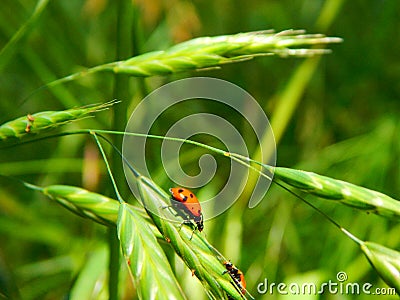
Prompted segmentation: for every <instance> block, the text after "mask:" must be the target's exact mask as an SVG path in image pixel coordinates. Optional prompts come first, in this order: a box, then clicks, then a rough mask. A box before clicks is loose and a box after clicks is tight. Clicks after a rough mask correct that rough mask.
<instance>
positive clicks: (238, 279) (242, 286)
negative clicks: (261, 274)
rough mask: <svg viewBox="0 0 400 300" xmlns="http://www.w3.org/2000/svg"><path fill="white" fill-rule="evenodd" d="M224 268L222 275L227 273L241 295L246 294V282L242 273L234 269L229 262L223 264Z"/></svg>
mask: <svg viewBox="0 0 400 300" xmlns="http://www.w3.org/2000/svg"><path fill="white" fill-rule="evenodd" d="M224 266H225V268H226V270H225V271H224V272H223V273H222V274H226V273H229V275H230V276H231V278H232V280H233V281H234V283H235V285H236V286H237V287H238V289H239V290H240V292H241V293H242V295H244V294H246V281H245V280H244V275H243V272H242V271H240V270H239V269H238V268H236V267H235V266H234V265H233V264H232V263H231V262H230V261H226V262H224Z"/></svg>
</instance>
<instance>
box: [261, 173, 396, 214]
mask: <svg viewBox="0 0 400 300" xmlns="http://www.w3.org/2000/svg"><path fill="white" fill-rule="evenodd" d="M264 167H266V168H268V169H270V168H271V167H269V166H265V165H264ZM276 179H279V180H281V181H283V182H285V183H286V184H288V185H290V186H292V187H294V188H297V189H300V190H302V191H304V192H306V193H310V194H313V195H316V196H318V197H321V198H324V199H329V200H335V201H339V202H340V203H343V204H345V205H348V206H351V207H355V208H357V209H360V210H364V211H367V212H371V213H374V214H377V215H380V216H383V217H387V218H395V219H397V220H398V219H399V218H400V201H398V200H396V199H393V198H391V197H389V196H387V195H385V194H382V193H379V192H377V191H373V190H370V189H367V188H364V187H361V186H357V185H355V184H351V183H348V182H345V181H342V180H337V179H333V178H330V177H326V176H322V175H318V174H315V173H312V172H306V171H300V170H295V169H289V168H281V167H276V168H274V180H276Z"/></svg>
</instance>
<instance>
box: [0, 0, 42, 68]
mask: <svg viewBox="0 0 400 300" xmlns="http://www.w3.org/2000/svg"><path fill="white" fill-rule="evenodd" d="M48 3H49V0H39V1H38V2H37V4H36V7H35V10H34V11H33V13H32V15H31V17H30V18H29V19H28V20H27V21H26V22H25V23H24V24H23V25H22V26H21V27H20V28H19V29H18V31H17V32H16V33H15V34H14V35H13V37H12V38H11V39H10V40H9V41H8V43H7V44H6V45H5V46H4V47H3V48H2V49H1V51H0V71H1V70H2V69H3V67H4V66H5V65H6V63H7V62H8V61H9V60H10V59H11V58H12V56H13V55H14V54H15V53H16V52H17V51H18V50H19V48H20V42H21V41H22V39H23V37H24V36H26V35H27V33H28V32H29V30H31V29H32V28H33V27H34V24H35V22H36V20H37V19H38V18H39V17H40V15H41V14H42V12H43V11H44V9H45V8H46V6H47V4H48Z"/></svg>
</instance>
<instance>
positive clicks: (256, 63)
mask: <svg viewBox="0 0 400 300" xmlns="http://www.w3.org/2000/svg"><path fill="white" fill-rule="evenodd" d="M284 2H285V1H283V2H282V3H279V4H276V5H275V6H274V5H272V3H268V2H266V3H265V4H263V5H262V6H261V7H259V8H257V9H250V8H251V7H253V6H254V5H256V3H253V2H252V1H250V2H249V3H248V4H246V7H244V6H242V4H240V3H232V6H231V7H230V9H232V10H233V11H235V12H239V11H240V12H241V14H240V20H242V21H243V24H242V25H241V26H243V28H249V29H250V30H246V31H249V32H248V33H237V34H224V33H226V32H240V31H244V30H243V28H239V29H238V28H237V27H236V25H235V24H236V23H237V20H238V15H237V14H236V13H233V14H232V13H229V9H228V10H227V11H225V9H223V7H221V3H218V2H213V3H209V6H207V7H203V5H204V4H194V3H190V4H189V3H186V2H184V1H178V2H177V3H176V6H175V9H172V8H168V7H164V6H163V5H162V4H160V3H158V4H157V3H156V2H151V4H150V2H148V3H145V2H143V3H142V2H140V3H135V4H134V5H132V4H131V2H130V1H119V2H118V3H103V5H105V6H102V5H101V4H100V3H95V2H91V1H87V2H86V3H85V4H84V5H83V4H82V3H78V2H73V1H71V2H70V3H68V4H67V3H61V4H60V3H54V2H49V1H37V2H35V1H26V2H25V3H24V2H14V1H6V3H5V4H4V9H3V12H2V15H1V16H0V17H1V18H0V19H1V20H3V21H1V22H0V29H1V32H2V37H1V38H0V40H2V41H3V43H2V44H1V49H2V50H1V51H0V71H2V72H3V74H4V76H3V80H2V81H1V84H0V86H2V91H3V92H2V97H3V99H4V100H3V101H0V111H1V112H2V122H0V123H1V125H0V153H1V154H0V155H1V156H0V157H2V160H1V162H0V174H1V175H3V176H2V177H1V189H0V195H1V201H0V232H1V237H2V238H1V240H2V241H1V242H0V278H1V280H0V299H2V298H5V299H8V298H9V299H60V298H63V297H69V298H71V299H136V298H138V299H205V298H211V299H224V298H228V297H230V298H233V299H243V298H247V299H248V298H250V295H249V294H243V295H242V294H241V293H240V291H239V289H238V288H237V287H235V285H234V284H233V281H232V278H231V277H230V276H229V274H224V270H225V268H224V265H223V263H224V261H226V260H231V261H232V262H234V264H235V265H237V266H238V267H239V268H240V269H241V270H242V271H243V272H244V274H245V278H246V281H247V289H248V290H249V292H250V294H251V295H253V296H254V297H255V298H256V299H263V298H265V299H281V298H288V299H289V298H291V297H293V295H286V296H285V295H279V294H278V293H277V291H276V290H275V291H274V293H271V292H272V291H271V290H269V291H268V292H267V293H265V294H262V293H259V291H258V289H257V287H258V286H259V285H260V283H263V282H264V280H265V279H266V278H267V279H268V282H285V283H289V282H298V283H301V282H307V281H309V280H311V281H312V282H315V283H318V284H322V283H324V282H327V281H328V280H336V275H337V274H338V273H340V272H342V271H344V272H345V273H346V276H348V278H347V280H346V281H345V282H353V283H354V282H359V283H361V284H362V283H371V285H372V286H373V287H374V288H376V287H378V288H382V290H383V291H390V290H388V288H389V287H391V288H394V290H395V291H396V292H397V293H398V292H399V291H400V275H399V274H400V265H399V261H400V254H399V252H398V249H399V244H400V238H399V235H398V230H399V225H398V218H399V212H400V205H399V201H398V200H397V199H398V198H399V196H398V188H397V187H398V178H399V177H398V171H399V169H398V166H397V164H396V163H395V162H396V158H398V156H399V155H398V153H399V149H400V147H399V146H400V144H399V143H398V138H397V132H398V126H399V124H398V115H397V114H398V104H397V103H398V102H397V101H396V100H397V99H396V97H395V93H391V92H390V91H395V90H396V85H394V84H390V79H391V78H392V77H391V76H393V74H395V71H396V69H395V67H393V69H390V68H389V69H388V70H387V73H386V71H383V68H382V65H379V64H376V65H369V64H366V63H365V61H363V55H360V54H359V53H358V55H354V56H352V54H351V53H348V52H346V50H343V49H351V46H353V47H355V46H354V44H353V43H352V41H353V39H355V38H354V36H352V35H351V33H352V32H353V31H355V32H360V31H359V30H366V28H362V27H363V26H370V25H369V23H367V24H368V25H365V24H366V23H365V22H364V21H365V18H361V17H360V16H359V15H358V13H359V11H360V9H359V7H358V6H357V3H347V4H345V3H344V2H343V1H327V2H326V3H324V4H321V6H320V7H316V6H313V8H312V7H311V6H310V4H309V3H308V2H307V1H304V3H302V4H300V2H299V3H297V4H292V5H291V6H290V5H289V6H288V5H287V3H286V4H285V3H284ZM374 3H375V2H374ZM152 5H153V6H152ZM374 5H378V4H377V3H375V4H374ZM380 5H382V7H380V8H379V9H376V10H375V11H380V12H382V15H381V16H380V18H375V19H373V21H374V22H376V23H374V27H373V28H374V30H376V32H378V31H379V32H380V33H382V34H381V35H378V34H376V36H371V40H368V38H370V37H368V38H367V37H365V36H363V35H362V34H359V35H357V39H356V40H357V43H356V45H359V44H360V45H364V48H362V49H363V50H364V51H365V52H366V54H365V55H366V56H365V57H367V56H368V55H370V56H371V57H374V58H377V57H385V58H386V57H387V60H388V61H390V60H393V56H392V53H391V49H387V48H385V49H381V48H378V47H379V45H381V44H382V43H378V42H377V40H378V36H381V38H380V39H383V38H382V36H384V37H389V36H391V34H392V30H391V29H390V28H394V27H395V26H391V25H394V24H395V23H396V22H398V20H397V19H396V18H395V17H394V16H393V15H392V14H391V13H390V12H391V11H396V7H397V6H398V4H395V3H391V4H389V3H386V4H380ZM151 8H153V9H154V8H157V9H159V11H162V12H163V14H162V13H160V14H158V13H155V12H156V11H157V10H153V13H149V10H151ZM369 9H371V11H372V10H373V8H372V7H370V8H369ZM369 9H368V11H370V10H369ZM210 10H215V11H218V12H219V14H220V15H219V16H220V17H221V18H219V20H218V22H217V21H216V20H214V21H213V22H211V23H212V25H209V24H210V23H209V22H210V19H209V17H207V16H206V15H208V12H209V11H210ZM8 11H13V12H15V14H8V13H7V12H8ZM77 11H79V12H80V13H79V14H77V13H76V12H77ZM179 11H184V12H186V14H187V16H186V18H183V20H186V22H187V23H180V22H181V20H182V15H180V17H177V14H178V12H179ZM106 12H107V13H106ZM349 12H351V13H349ZM264 14H265V15H264ZM278 15H281V16H282V18H281V19H279V18H277V17H275V16H278ZM367 15H368V14H367ZM111 16H112V17H111ZM368 16H369V15H368ZM267 17H268V18H269V19H270V20H274V19H275V18H277V19H276V20H275V21H268V22H271V23H267V24H265V22H266V21H265V19H268V18H267ZM285 19H287V20H291V22H292V23H285V22H283V21H282V20H285ZM60 20H68V22H67V23H68V24H69V25H70V26H68V28H66V27H64V26H59V24H60V22H59V21H60ZM115 20H117V22H115ZM155 20H156V21H155ZM171 20H173V23H172V24H174V25H171ZM189 20H190V22H189ZM261 20H262V21H261ZM361 21H363V22H362V24H364V25H363V26H358V27H357V26H353V25H354V24H355V25H356V24H361V23H360V22H361ZM196 22H197V24H202V26H203V28H202V29H201V31H200V32H198V33H197V34H193V32H194V31H196V28H197V27H196V25H195V24H196ZM343 22H345V23H346V22H348V23H349V24H352V26H339V25H340V24H341V23H343ZM64 23H65V22H64ZM54 24H58V26H54ZM217 24H218V25H217ZM246 24H247V25H246ZM302 24H305V25H302ZM311 24H314V25H311ZM338 24H339V25H338ZM261 25H262V26H261ZM267 25H268V26H267ZM299 25H301V26H300V27H308V28H312V29H313V30H312V31H313V32H323V33H325V32H327V33H329V34H328V35H327V36H325V35H322V34H306V33H305V32H304V31H302V30H301V31H300V30H277V31H276V32H273V31H264V30H261V31H259V29H260V28H266V27H267V28H268V27H275V28H292V27H298V26H299ZM260 26H261V27H260ZM371 26H372V25H371ZM98 28H101V29H102V30H100V31H99V29H98ZM110 28H115V31H114V29H113V30H110ZM343 28H345V29H343ZM350 28H351V29H350ZM342 30H343V32H342ZM307 31H311V30H307ZM99 32H101V33H102V34H99ZM333 32H334V33H335V34H332V33H333ZM222 34H224V35H222ZM212 35H214V36H212ZM330 35H338V36H341V37H344V38H345V40H344V41H345V42H344V43H343V44H340V45H338V46H335V45H333V44H334V43H338V42H341V41H342V39H340V38H336V37H329V36H330ZM194 36H206V37H198V38H195V37H194ZM208 36H210V37H208ZM172 37H175V39H173V38H172ZM182 37H183V38H182ZM184 40H186V41H184ZM65 41H69V42H68V43H67V42H65ZM381 41H382V40H381ZM393 43H394V46H393V47H392V48H393V49H395V46H397V42H396V41H393ZM43 44H45V45H46V47H43ZM348 45H350V46H348ZM365 45H369V46H370V47H368V48H367V47H365ZM371 45H373V46H371ZM374 47H375V48H374ZM330 48H333V51H331V50H330ZM341 49H342V50H341ZM360 49H361V48H360ZM360 49H358V51H361V50H360ZM377 49H379V51H378V50H377ZM380 51H382V52H383V51H387V52H385V53H386V54H387V55H386V56H384V55H382V54H381V53H380ZM328 53H331V54H329V55H327V54H328ZM377 53H379V54H380V55H377ZM264 56H266V57H264ZM299 56H300V58H298V57H299ZM282 57H283V58H285V59H281V58H282ZM371 57H369V58H371ZM320 61H323V65H321V64H319V62H320ZM373 61H375V60H372V59H370V60H369V62H370V63H371V64H372V62H373ZM351 63H353V65H351ZM382 64H383V61H382ZM82 65H85V66H93V67H89V68H82ZM367 65H368V67H366V66H367ZM387 65H388V66H390V64H387ZM369 68H371V69H373V68H376V69H374V70H375V72H373V75H374V76H371V77H370V76H368V74H370V73H369V72H371V69H369ZM198 71H201V72H202V73H196V72H198ZM378 71H379V72H380V73H379V74H380V75H381V77H382V78H377V76H375V75H376V73H377V72H378ZM65 74H72V75H67V76H65ZM108 74H112V75H113V76H115V77H114V79H113V80H112V78H111V77H110V76H109V75H108ZM197 74H199V75H200V74H201V75H202V76H203V75H204V76H214V77H222V78H225V79H227V80H230V81H232V82H235V83H237V84H239V85H240V86H241V87H243V88H245V89H248V90H251V91H252V94H254V95H255V96H256V98H257V100H259V102H260V105H261V106H262V107H263V109H264V110H265V111H266V112H267V114H268V115H269V116H270V117H271V126H272V128H273V130H274V134H275V138H276V141H277V149H278V161H277V165H278V167H274V166H270V165H265V164H263V163H262V162H261V158H260V150H259V149H260V145H259V144H258V142H257V141H254V140H251V138H249V139H248V140H246V141H247V142H248V143H249V145H248V147H249V153H250V154H249V157H247V156H243V155H240V154H237V153H229V152H227V151H226V150H225V149H224V148H223V146H221V144H220V143H218V142H217V141H214V140H212V139H208V138H207V137H203V136H196V137H194V138H191V139H190V140H179V139H171V138H168V137H165V135H166V131H164V128H166V127H168V124H172V123H173V122H174V121H176V120H177V119H179V118H183V117H185V115H184V114H182V112H181V111H179V110H175V111H174V112H173V113H172V114H170V115H166V116H163V118H165V119H163V121H160V122H159V123H157V124H156V125H155V128H153V129H152V130H153V131H154V134H151V135H145V136H147V137H148V140H149V149H150V150H149V151H148V153H146V156H147V155H148V157H146V161H148V163H149V164H148V165H149V168H150V171H151V173H152V174H157V175H156V176H154V177H152V178H148V177H146V176H144V175H142V174H140V173H139V172H138V171H136V170H135V166H134V165H131V166H129V167H130V168H131V169H130V170H131V172H130V176H133V177H134V178H135V180H136V181H135V182H136V184H137V188H138V190H139V191H140V194H139V196H137V197H136V198H135V199H134V197H132V194H131V192H130V191H129V189H128V187H127V185H126V181H125V180H126V179H125V175H124V173H123V170H122V167H121V153H120V152H119V150H118V149H121V143H122V137H123V135H124V130H125V126H126V123H127V118H128V116H129V115H130V113H131V111H132V110H133V109H134V108H135V107H136V106H137V104H138V103H139V101H140V99H141V98H142V97H143V96H145V95H146V94H147V93H149V92H150V91H152V90H153V89H155V88H156V87H158V86H160V85H162V83H164V82H167V81H172V80H173V79H176V78H182V77H184V76H189V75H197ZM153 76H155V77H154V78H152V79H143V78H144V77H153ZM357 76H361V77H362V78H364V79H365V82H364V81H363V82H361V81H358V77H357ZM338 86H340V88H338ZM39 87H41V88H39ZM378 87H379V89H378ZM38 88H39V89H38ZM375 89H376V90H375ZM377 91H379V97H380V101H379V103H380V104H379V105H377V104H376V103H377V98H376V95H377ZM355 92H357V96H359V97H360V98H362V105H361V104H360V102H358V101H357V100H356V101H355V102H354V103H353V102H351V103H350V105H349V101H350V99H351V98H352V97H353V95H354V93H355ZM273 93H274V94H275V96H270V95H271V94H273ZM357 98H358V97H357ZM110 99H116V100H114V101H109V100H110ZM393 99H396V100H393ZM107 101H108V102H107ZM360 101H361V100H360ZM100 102H104V104H96V105H92V103H100ZM366 103H367V104H368V105H367V104H366ZM385 104H387V105H388V107H390V108H391V109H390V110H387V109H386V108H382V106H383V105H385ZM187 109H188V110H187V111H188V112H189V113H195V112H197V110H199V109H200V111H209V112H213V111H214V110H215V109H219V107H218V106H216V105H213V104H211V105H207V106H201V105H199V104H197V103H196V104H195V105H193V106H191V107H188V108H187ZM221 114H222V116H224V117H225V118H226V119H227V120H229V118H230V116H229V112H226V113H225V115H224V112H223V111H222V112H221ZM364 114H365V116H364ZM371 115H373V116H375V118H371ZM89 116H90V117H89ZM358 122H360V123H362V124H363V126H359V124H358ZM232 123H233V124H235V126H236V127H237V128H238V130H239V132H240V133H241V134H242V135H243V136H250V135H251V130H249V128H248V127H247V126H246V125H245V124H243V123H242V122H240V121H238V120H233V121H232ZM153 131H152V132H151V133H153ZM104 135H107V138H108V139H109V142H110V143H111V144H112V146H110V144H109V143H105V140H102V139H99V138H98V137H100V136H104ZM131 135H132V136H134V135H135V133H131ZM136 135H137V136H142V137H143V134H136ZM165 140H170V141H171V142H173V140H175V142H180V143H182V142H183V143H184V144H183V146H182V149H181V153H180V162H181V163H182V168H183V169H184V170H185V171H187V172H188V173H191V174H193V173H195V172H196V170H197V168H198V165H197V164H198V161H197V157H194V156H195V155H197V154H199V155H202V154H204V153H208V154H214V155H215V157H216V159H217V162H218V171H222V172H218V173H217V174H216V180H212V181H210V182H209V183H208V184H207V185H205V186H204V187H202V188H201V189H198V190H196V195H197V196H198V198H199V199H200V200H201V199H207V198H210V197H211V196H212V195H213V194H215V193H216V192H217V191H218V190H219V189H220V188H221V186H222V185H223V182H224V176H225V175H226V174H225V173H224V171H225V170H229V166H230V164H231V163H232V161H235V162H237V163H240V164H242V165H243V166H245V167H246V168H247V169H248V170H249V172H250V178H249V180H248V181H247V182H246V186H245V189H244V191H243V193H242V195H241V197H240V198H239V199H238V201H237V202H236V203H235V205H234V206H232V207H231V208H230V209H229V210H228V211H227V212H225V213H224V214H222V215H220V216H218V217H217V218H214V219H212V220H207V221H206V222H205V229H204V231H203V232H201V233H200V232H198V231H194V232H193V229H194V224H192V225H193V226H189V225H183V226H182V224H180V223H181V220H180V218H179V217H175V216H174V215H173V210H172V209H165V206H168V205H169V201H170V199H169V198H170V196H169V195H168V193H167V192H166V191H167V190H168V188H169V187H171V186H172V185H173V184H174V183H173V182H172V180H171V179H170V178H168V177H167V175H166V174H165V173H166V172H165V171H164V170H163V168H162V161H161V160H160V158H159V156H160V155H159V149H160V143H158V142H159V141H165ZM267 140H268V137H267V136H265V137H264V139H263V140H262V141H261V143H263V142H265V141H267ZM132 151H135V149H132ZM271 151H272V150H271ZM122 163H123V164H125V165H126V164H127V163H129V162H127V161H124V160H123V159H122ZM283 166H286V167H283ZM303 170H308V171H303ZM271 173H274V177H273V181H274V183H275V184H273V185H272V187H271V190H270V191H269V192H268V194H267V195H266V196H265V197H264V199H263V201H262V202H261V203H260V204H259V205H258V206H257V207H256V208H255V209H248V208H247V202H248V201H247V200H248V199H249V198H250V196H251V194H252V191H253V189H254V184H255V182H256V180H257V178H258V177H259V176H270V174H271ZM322 174H323V175H322ZM11 177H15V178H18V179H17V180H14V179H15V178H14V179H12V178H11ZM339 179H340V180H339ZM282 187H283V188H282ZM366 187H368V188H366ZM293 195H294V197H293ZM43 196H44V197H43ZM323 199H325V200H323ZM326 200H329V201H326ZM53 203H58V204H61V205H62V206H63V207H65V208H67V209H68V210H69V211H72V212H73V214H71V213H69V212H67V211H66V210H63V209H62V208H60V206H59V205H54V204H53ZM306 204H308V205H306ZM341 204H344V205H341ZM155 211H157V214H155V213H154V212H155ZM204 214H205V215H206V214H207V212H204ZM163 216H168V217H169V218H175V219H176V222H170V221H167V220H166V219H164V218H163ZM99 224H101V225H99ZM332 224H333V225H334V226H331V225H332ZM338 229H339V230H338ZM340 233H345V235H342V234H340ZM354 242H355V243H354ZM365 257H366V259H365ZM341 274H343V273H341ZM385 289H386V290H385ZM371 291H373V290H371ZM337 297H339V298H340V299H341V297H345V298H346V299H362V298H364V297H365V298H368V299H371V298H374V297H378V296H377V295H372V296H371V295H366V294H361V295H355V294H354V293H353V294H351V293H350V294H349V293H348V294H345V295H334V294H333V293H328V292H326V293H324V294H321V295H307V296H306V298H307V299H339V298H337ZM380 297H382V295H381V296H380ZM384 297H385V298H387V299H396V298H397V296H394V295H385V296H384Z"/></svg>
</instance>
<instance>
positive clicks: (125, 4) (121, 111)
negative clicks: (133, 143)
mask: <svg viewBox="0 0 400 300" xmlns="http://www.w3.org/2000/svg"><path fill="white" fill-rule="evenodd" d="M115 5H116V8H117V9H116V11H117V16H116V17H117V18H116V19H117V27H116V59H117V60H121V59H125V58H126V57H129V56H130V55H131V54H132V44H131V43H132V16H133V5H134V4H133V3H132V1H130V0H118V1H115ZM114 80H115V85H114V98H115V99H119V100H121V105H119V106H118V107H116V108H114V110H113V121H112V128H113V129H114V130H118V131H124V130H125V126H126V122H127V111H128V103H129V101H128V100H129V99H130V96H129V78H128V77H127V76H124V75H119V74H116V75H115V79H114ZM122 139H123V137H122V136H120V135H116V136H114V137H113V144H114V145H116V146H117V147H122ZM111 165H112V169H113V171H114V176H115V178H116V180H117V181H118V182H123V181H124V173H123V169H122V167H121V158H120V157H119V156H118V153H116V152H115V151H113V153H112V156H111ZM108 192H109V193H110V192H111V191H108ZM108 237H109V247H110V258H109V281H108V285H109V299H110V300H118V299H119V296H118V282H119V280H118V274H119V265H120V264H119V253H120V244H119V242H118V237H117V232H116V231H115V230H114V228H109V230H108Z"/></svg>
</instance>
